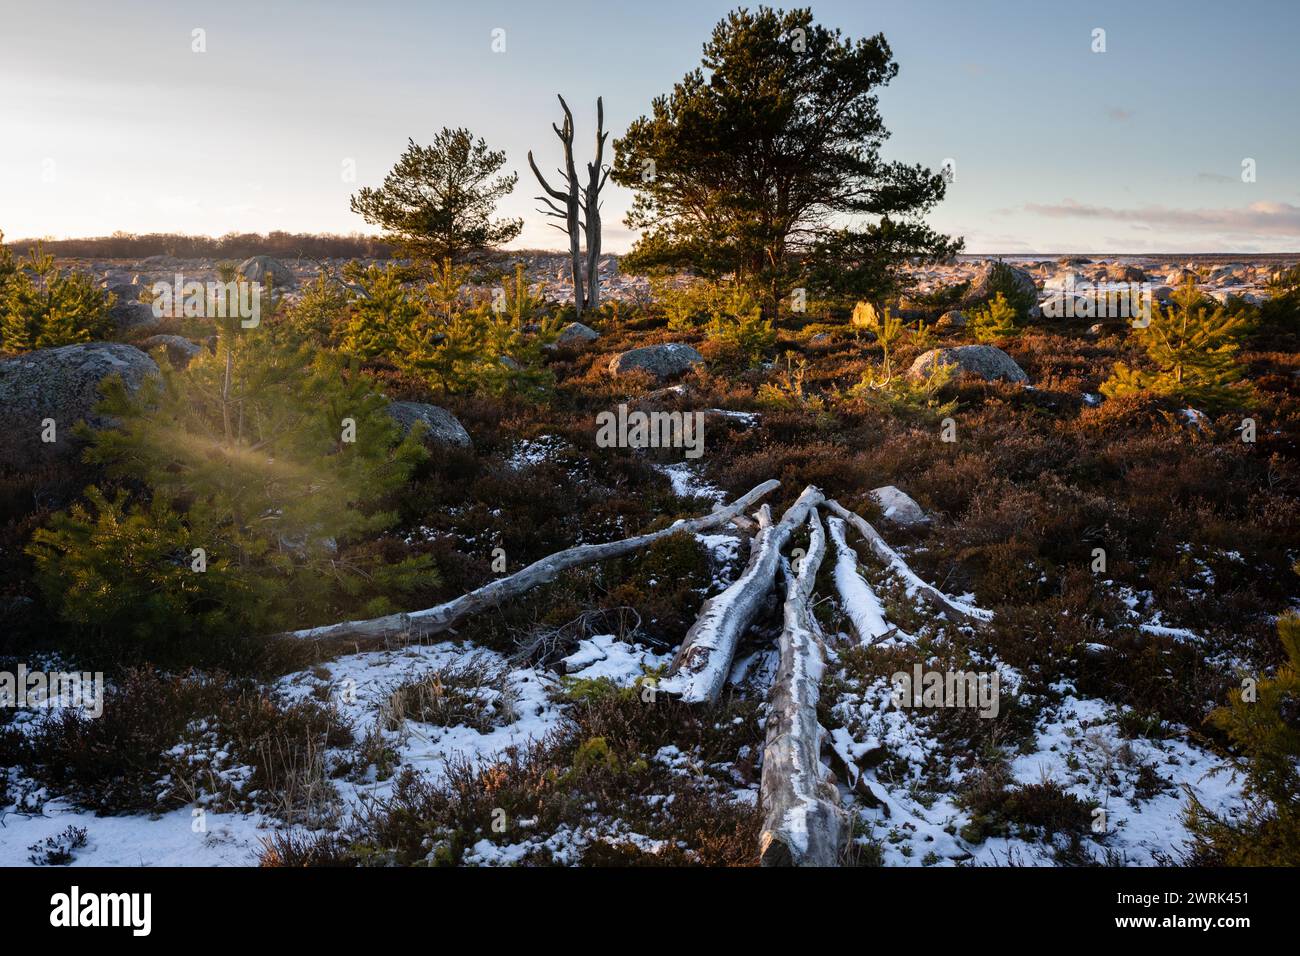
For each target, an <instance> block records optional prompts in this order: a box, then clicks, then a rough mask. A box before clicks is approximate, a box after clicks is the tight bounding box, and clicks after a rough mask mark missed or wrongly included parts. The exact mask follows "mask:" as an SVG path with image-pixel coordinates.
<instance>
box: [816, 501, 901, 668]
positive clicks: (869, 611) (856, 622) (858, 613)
mask: <svg viewBox="0 0 1300 956" xmlns="http://www.w3.org/2000/svg"><path fill="white" fill-rule="evenodd" d="M826 527H827V529H829V531H830V533H831V541H832V543H833V544H834V545H835V590H836V591H838V592H839V595H840V603H841V604H842V605H843V608H844V613H845V614H847V615H848V617H849V620H850V621H851V622H852V623H853V630H854V631H855V632H856V633H857V635H858V643H860V644H872V643H874V642H876V641H878V640H880V639H881V638H883V637H885V636H887V635H888V634H889V632H890V630H891V628H890V626H889V624H888V622H887V621H886V620H885V607H884V605H883V604H881V603H880V598H878V597H876V592H875V591H873V590H871V586H870V585H869V584H867V582H866V581H864V580H863V579H862V575H861V574H859V573H858V553H857V552H856V551H854V550H853V549H852V548H850V547H849V543H848V542H847V541H845V540H844V522H843V521H841V520H840V519H839V518H836V517H835V516H834V515H829V516H827V518H826Z"/></svg>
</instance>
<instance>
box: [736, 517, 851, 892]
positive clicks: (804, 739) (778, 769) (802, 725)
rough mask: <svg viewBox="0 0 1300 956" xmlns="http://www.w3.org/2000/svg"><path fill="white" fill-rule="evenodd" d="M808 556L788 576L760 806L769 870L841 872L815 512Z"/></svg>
mask: <svg viewBox="0 0 1300 956" xmlns="http://www.w3.org/2000/svg"><path fill="white" fill-rule="evenodd" d="M808 530H809V543H808V553H807V554H806V555H805V556H804V558H803V559H802V560H801V561H800V562H799V563H798V566H797V569H795V570H791V568H790V566H789V564H788V562H785V561H784V559H782V566H783V569H784V571H785V580H786V594H785V608H784V615H785V628H784V630H783V631H782V632H781V662H780V664H779V665H778V667H777V671H776V678H775V680H774V681H773V683H772V692H771V696H770V697H769V701H770V704H771V709H770V711H769V712H768V716H767V742H766V745H765V746H764V748H763V777H762V782H761V785H760V788H759V802H760V806H761V807H762V809H763V829H762V830H761V831H760V833H759V841H758V852H759V861H760V862H761V863H762V865H763V866H835V865H837V864H838V863H839V859H840V850H841V847H842V845H843V840H844V837H845V835H846V832H847V829H846V827H845V820H844V815H843V813H842V812H841V810H840V807H839V792H838V790H837V789H836V787H835V783H834V781H833V780H832V779H831V776H830V772H829V770H828V769H827V768H826V766H825V765H823V764H822V762H821V749H822V740H823V738H824V736H825V733H826V732H825V730H823V729H822V726H821V724H819V723H818V722H817V698H818V695H819V692H820V691H819V688H820V685H821V679H822V673H823V671H824V670H825V667H826V656H825V649H824V647H823V646H822V641H821V634H820V629H819V628H818V626H817V619H816V618H815V617H814V616H813V612H812V607H811V603H810V602H811V599H812V591H813V585H814V583H815V582H816V580H817V569H818V568H819V567H821V563H822V558H823V557H824V556H825V554H826V536H825V535H824V534H823V533H822V526H821V521H820V520H819V519H818V517H817V512H816V510H815V509H814V510H812V511H810V512H809V513H808Z"/></svg>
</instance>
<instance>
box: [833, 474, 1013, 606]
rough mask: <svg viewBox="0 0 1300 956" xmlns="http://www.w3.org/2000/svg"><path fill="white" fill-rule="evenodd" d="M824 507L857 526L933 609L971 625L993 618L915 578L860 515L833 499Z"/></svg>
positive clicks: (882, 557) (875, 549)
mask: <svg viewBox="0 0 1300 956" xmlns="http://www.w3.org/2000/svg"><path fill="white" fill-rule="evenodd" d="M825 507H826V508H827V509H828V510H829V511H830V512H831V513H833V514H836V515H838V516H839V517H841V518H843V519H844V520H845V521H847V522H848V523H849V524H851V525H853V527H854V528H856V529H857V531H858V533H859V534H860V535H862V537H863V538H865V539H866V542H867V544H869V545H870V546H871V550H872V551H874V552H875V554H876V557H878V558H880V560H882V561H884V562H885V564H887V565H889V569H890V571H892V572H893V573H894V574H897V575H898V576H899V577H900V578H902V579H903V583H904V585H905V586H906V588H907V593H908V595H913V594H916V595H919V596H920V597H921V600H923V601H925V602H926V603H927V604H929V605H930V606H931V607H933V608H934V609H935V610H936V611H943V612H945V613H948V614H951V615H952V616H953V618H954V619H956V620H957V621H964V622H966V623H971V624H974V623H981V622H984V621H991V620H992V619H993V612H992V611H986V610H984V609H983V608H978V607H975V606H974V605H973V604H965V603H963V602H961V601H955V600H953V599H952V598H950V597H948V595H946V594H944V593H943V592H942V591H940V590H939V589H938V588H935V587H931V586H930V585H929V584H926V583H925V582H924V581H922V580H921V579H920V578H918V577H917V576H916V573H915V572H914V571H913V570H912V569H911V568H909V567H908V566H907V562H906V561H904V560H903V559H902V558H901V557H900V556H899V554H898V552H897V551H895V550H894V549H893V548H891V547H890V546H889V543H888V542H887V541H885V539H884V538H882V537H881V536H880V532H878V531H877V530H876V529H875V528H873V527H871V525H870V524H869V523H868V522H867V520H866V519H865V518H863V517H862V516H861V515H858V514H854V513H853V512H852V511H849V509H847V508H845V507H844V506H843V505H841V504H840V503H839V502H838V501H836V500H834V499H833V498H831V499H827V501H826V505H825Z"/></svg>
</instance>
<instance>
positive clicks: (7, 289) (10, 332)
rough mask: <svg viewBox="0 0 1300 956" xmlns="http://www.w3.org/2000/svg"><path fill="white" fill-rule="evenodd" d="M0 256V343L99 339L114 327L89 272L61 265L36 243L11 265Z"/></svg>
mask: <svg viewBox="0 0 1300 956" xmlns="http://www.w3.org/2000/svg"><path fill="white" fill-rule="evenodd" d="M5 256H6V259H5V260H4V261H0V289H2V290H3V299H2V300H0V349H3V350H4V351H6V352H26V351H29V350H31V349H47V348H54V347H56V346H59V345H71V344H73V343H76V342H89V341H92V340H94V339H101V338H104V337H105V336H107V335H108V333H109V332H110V331H111V329H112V321H111V320H110V319H109V317H108V309H109V305H110V301H109V298H108V297H107V296H105V295H104V293H103V292H102V291H101V290H99V289H97V288H95V286H94V285H93V284H92V282H91V280H90V278H89V276H86V275H85V274H83V273H80V272H75V271H64V270H62V269H60V268H59V267H58V266H57V265H56V264H55V261H54V256H53V255H51V254H49V253H46V252H45V251H44V250H43V249H41V248H40V247H39V246H38V247H35V248H32V249H31V250H29V251H28V253H27V256H26V257H25V258H24V259H23V260H22V262H20V263H18V265H17V266H14V264H13V261H12V256H9V255H8V252H7V251H6V252H5Z"/></svg>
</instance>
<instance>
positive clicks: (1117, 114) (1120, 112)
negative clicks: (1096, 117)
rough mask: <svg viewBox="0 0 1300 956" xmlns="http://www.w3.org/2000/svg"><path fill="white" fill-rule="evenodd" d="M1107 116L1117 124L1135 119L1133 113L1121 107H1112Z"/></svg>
mask: <svg viewBox="0 0 1300 956" xmlns="http://www.w3.org/2000/svg"><path fill="white" fill-rule="evenodd" d="M1106 115H1107V116H1109V117H1110V118H1111V119H1113V120H1115V121H1117V122H1120V123H1122V122H1124V121H1125V120H1129V119H1132V118H1133V111H1132V110H1126V109H1124V108H1123V107H1121V106H1112V107H1111V108H1110V109H1108V110H1107V111H1106Z"/></svg>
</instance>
